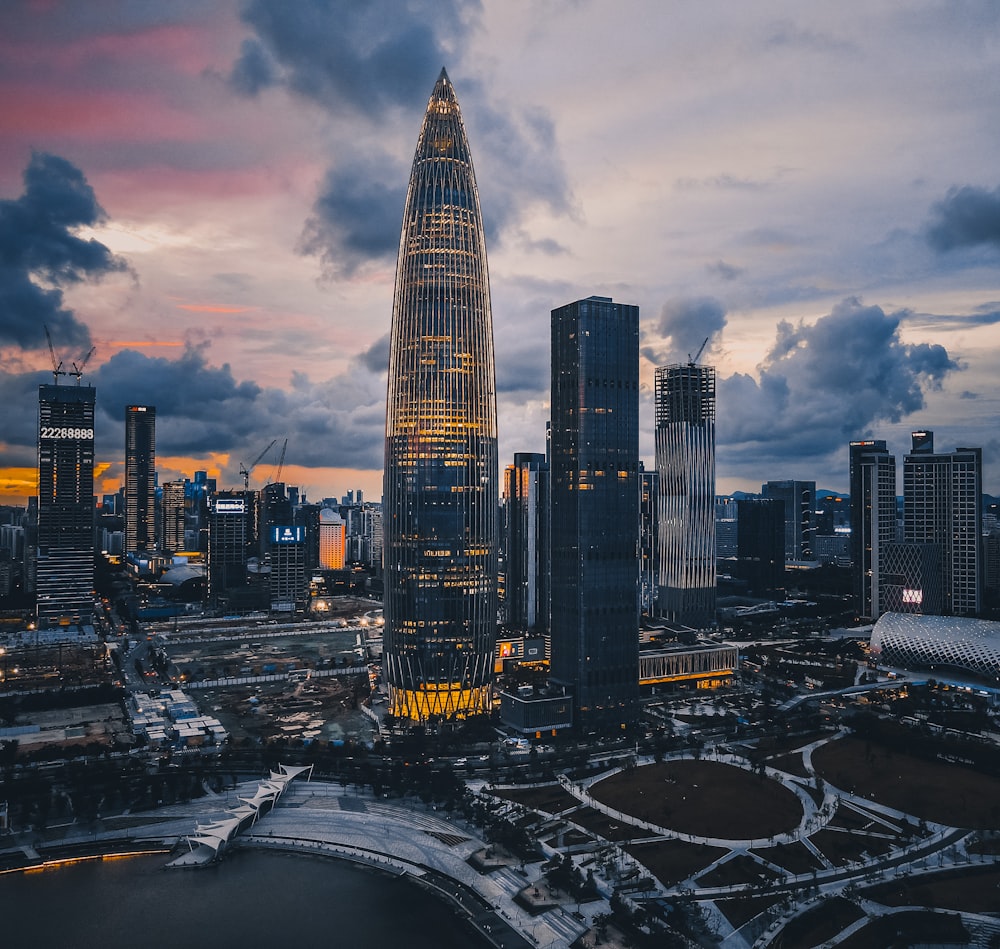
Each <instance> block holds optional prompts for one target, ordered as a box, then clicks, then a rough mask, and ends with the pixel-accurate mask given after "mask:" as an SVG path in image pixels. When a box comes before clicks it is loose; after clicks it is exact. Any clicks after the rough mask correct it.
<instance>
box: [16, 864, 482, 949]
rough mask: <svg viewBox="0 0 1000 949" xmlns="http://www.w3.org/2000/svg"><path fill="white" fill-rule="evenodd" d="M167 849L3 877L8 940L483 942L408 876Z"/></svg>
mask: <svg viewBox="0 0 1000 949" xmlns="http://www.w3.org/2000/svg"><path fill="white" fill-rule="evenodd" d="M168 859H169V857H168V856H167V855H165V854H161V855H155V856H145V857H136V858H128V859H121V860H115V861H112V862H90V863H81V864H75V865H72V866H66V867H60V868H58V869H54V870H47V871H45V872H41V873H29V874H21V873H12V874H7V875H4V876H0V933H2V936H0V942H2V944H3V946H4V949H21V947H25V949H28V947H31V949H41V947H46V949H47V947H50V946H64V947H67V949H70V947H72V949H91V947H93V949H126V947H127V949H139V947H141V949H180V947H184V946H197V947H201V946H206V947H211V949H230V947H232V949H257V947H264V946H268V945H274V946H289V947H291V946H295V947H299V946H301V947H307V946H323V947H325V949H339V947H344V949H366V947H368V946H373V947H374V946H378V947H384V946H391V945H405V946H406V947H407V949H460V947H461V949H465V947H472V949H474V947H478V946H485V945H487V944H486V942H485V941H483V939H482V937H480V936H478V935H477V934H474V933H473V931H472V930H471V929H470V928H469V927H468V926H467V925H466V924H465V923H463V922H462V921H461V920H459V919H458V918H457V917H456V916H454V915H453V914H452V912H451V910H450V908H449V907H448V906H447V905H445V904H444V903H443V902H441V901H439V900H438V899H436V898H435V897H432V896H430V895H429V894H426V893H425V892H424V891H423V890H421V889H420V888H419V887H417V886H416V885H415V884H413V883H411V882H409V881H407V880H405V879H398V878H393V877H389V876H386V875H383V874H380V873H376V872H373V871H369V870H365V869H364V868H361V867H358V866H356V865H353V864H349V863H344V862H342V861H338V860H330V859H322V858H318V857H302V856H293V855H290V854H276V853H262V852H260V851H248V850H242V851H235V852H231V853H230V854H228V855H227V856H226V858H225V859H224V860H223V861H222V862H221V863H219V864H217V865H215V866H212V867H208V868H205V869H203V870H163V869H162V868H163V865H164V864H165V863H166V862H167V860H168Z"/></svg>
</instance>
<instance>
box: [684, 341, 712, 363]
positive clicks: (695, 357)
mask: <svg viewBox="0 0 1000 949" xmlns="http://www.w3.org/2000/svg"><path fill="white" fill-rule="evenodd" d="M711 338H712V337H711V336H706V337H705V342H703V343H702V344H701V345H700V346H699V347H698V352H696V353H695V354H694V358H693V359H692V358H691V354H690V353H688V365H689V366H693V365H694V364H695V363H696V362H697V361H698V359H699V357H700V356H701V354H702V353H703V352H704V351H705V347H706V346H707V345H708V341H709V340H710V339H711Z"/></svg>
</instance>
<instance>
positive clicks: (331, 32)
mask: <svg viewBox="0 0 1000 949" xmlns="http://www.w3.org/2000/svg"><path fill="white" fill-rule="evenodd" d="M479 10H480V4H479V3H478V2H471V0H469V2H462V0H415V2H411V3H407V4H400V3H398V2H396V0H374V2H368V3H357V2H354V0H302V2H299V3H295V4H287V3H284V2H279V0H248V2H247V4H246V5H245V7H244V9H243V19H244V21H245V22H246V23H247V24H248V25H249V26H250V27H252V28H253V30H254V31H255V33H256V36H255V37H254V38H252V39H250V40H248V41H247V42H246V43H245V44H244V46H243V50H242V52H241V54H240V57H239V59H238V60H237V62H236V64H235V66H234V68H233V71H232V73H231V75H230V81H231V83H232V85H233V86H234V87H235V88H237V89H238V90H239V91H241V92H243V93H247V94H256V93H258V92H260V91H261V90H262V89H265V88H267V87H268V86H281V87H284V88H286V89H288V90H290V91H291V92H293V93H295V94H296V95H299V96H302V97H304V98H306V99H308V100H309V101H311V102H313V103H315V104H317V105H319V106H320V107H321V108H323V109H324V110H325V111H327V112H329V113H330V114H331V115H333V116H335V117H336V118H337V123H338V124H337V125H336V126H335V127H334V129H333V131H334V134H335V135H336V136H337V138H338V139H339V145H340V146H341V147H339V148H337V147H335V149H334V151H335V152H336V151H339V152H340V153H341V154H352V155H356V154H358V152H359V144H358V143H359V142H362V141H364V139H365V133H367V132H370V131H371V129H372V128H379V129H381V128H385V127H386V126H387V125H388V124H389V123H392V122H396V121H398V120H399V119H400V117H401V116H403V115H405V116H407V117H411V118H410V119H409V121H410V123H411V125H412V128H413V133H414V137H413V141H414V142H415V141H416V136H415V132H416V129H417V125H416V123H417V121H418V120H419V117H420V115H421V113H422V111H423V109H424V107H425V106H426V103H427V98H428V96H429V95H430V92H431V89H432V88H433V85H434V80H435V79H436V78H437V75H438V73H439V72H440V70H441V67H442V66H443V65H448V66H449V67H450V68H449V74H451V76H452V78H453V79H454V78H455V73H456V71H458V70H459V69H460V64H459V62H458V61H459V60H460V51H461V50H462V49H463V46H464V44H463V43H462V40H463V39H464V38H465V37H466V36H467V34H468V32H469V31H470V30H471V29H472V28H473V26H474V24H475V21H476V18H477V16H478V13H479ZM456 88H457V92H458V96H459V101H460V102H461V104H462V111H463V116H464V118H465V122H466V125H467V127H468V129H469V137H470V139H471V140H472V152H473V155H474V161H475V164H476V168H477V172H478V174H479V180H480V182H481V184H480V189H481V197H482V211H483V226H484V229H485V232H486V236H487V240H488V241H489V242H490V243H491V244H493V243H496V242H498V241H499V240H500V239H501V238H502V236H503V235H504V234H505V233H506V232H507V231H508V230H510V229H513V228H514V227H516V225H517V223H518V221H519V220H520V218H521V215H522V214H523V211H524V209H525V208H526V207H528V206H532V205H537V204H542V205H545V206H547V207H549V208H551V209H552V210H553V211H555V212H556V213H557V214H566V213H571V211H572V198H571V194H570V189H569V186H568V184H567V182H566V175H565V171H564V169H563V167H562V163H561V162H560V160H559V157H558V147H557V143H556V134H555V126H554V124H553V122H552V120H551V119H550V118H549V116H548V115H547V114H546V113H545V112H544V111H542V110H541V109H538V108H532V107H530V106H529V107H527V108H525V107H521V106H519V107H518V108H517V109H507V108H505V107H504V106H503V105H502V104H498V103H497V102H495V101H494V97H493V96H492V95H490V94H489V93H488V92H487V90H486V89H485V88H484V87H483V85H482V84H481V83H480V82H478V81H477V80H476V79H475V78H473V77H470V76H466V75H463V76H461V77H460V78H459V80H458V82H457V83H456ZM352 123H362V124H364V125H365V126H367V127H366V128H365V130H364V132H358V133H357V134H355V130H356V129H357V128H360V126H352ZM362 149H363V158H361V159H359V158H352V159H349V160H346V161H345V160H343V159H341V160H335V161H334V163H333V167H332V168H331V170H330V171H329V172H328V174H327V176H326V178H325V180H324V183H323V185H322V187H321V190H320V196H319V198H318V199H317V202H316V204H315V206H314V208H313V214H312V215H311V217H310V219H309V221H308V222H307V225H306V229H305V233H304V235H303V240H302V242H301V244H300V250H301V251H302V252H303V253H308V254H315V255H317V256H319V257H321V258H322V259H323V261H324V264H325V266H326V268H327V270H328V272H330V273H332V274H343V275H350V274H352V273H354V272H355V270H357V268H358V267H359V266H361V265H362V264H363V263H365V262H368V261H380V262H387V261H389V260H391V259H392V258H393V257H394V256H395V253H396V249H397V246H398V235H399V225H400V219H401V216H402V210H403V201H404V197H405V185H406V181H407V177H408V176H407V168H408V163H409V160H410V158H411V155H412V152H410V151H409V149H407V152H406V154H404V155H399V156H396V157H395V158H389V157H388V156H386V155H384V154H377V153H376V154H373V153H372V151H371V149H370V147H365V146H362ZM483 183H485V184H483ZM536 243H537V247H536V249H538V250H541V251H542V252H544V253H558V252H560V248H559V246H558V245H557V244H556V243H555V242H553V241H551V240H547V239H546V238H545V237H541V238H539V239H538V240H537V241H536Z"/></svg>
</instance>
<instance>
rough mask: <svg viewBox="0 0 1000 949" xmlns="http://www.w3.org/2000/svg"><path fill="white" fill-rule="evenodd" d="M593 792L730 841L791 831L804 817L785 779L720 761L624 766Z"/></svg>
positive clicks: (625, 808)
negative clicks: (781, 780)
mask: <svg viewBox="0 0 1000 949" xmlns="http://www.w3.org/2000/svg"><path fill="white" fill-rule="evenodd" d="M590 793H591V794H592V795H593V797H594V798H595V799H596V800H598V801H600V802H601V803H603V804H606V805H607V806H608V807H611V808H613V809H614V810H617V811H622V812H623V813H626V814H630V815H632V816H633V817H635V818H637V819H639V820H643V821H648V822H649V823H651V824H655V825H658V826H660V827H667V828H670V829H671V830H676V831H680V832H681V833H685V834H691V835H693V836H701V837H718V838H722V839H725V840H748V839H751V838H757V839H762V838H768V837H773V836H774V835H776V834H781V833H788V832H790V831H792V830H794V829H795V828H796V827H797V826H798V824H799V821H800V820H801V819H802V804H801V803H800V801H799V799H798V797H797V796H796V795H795V793H794V792H792V791H790V790H788V788H786V787H785V786H784V785H783V784H781V783H779V782H778V781H774V780H772V779H770V778H765V777H762V776H760V775H757V774H753V773H751V772H750V771H747V770H745V769H743V768H737V767H734V766H733V765H728V764H723V763H721V762H717V761H694V760H692V759H688V758H685V759H681V760H673V761H664V762H660V763H658V764H651V765H645V766H644V767H641V768H632V769H627V770H625V771H619V772H618V773H617V774H614V775H612V776H611V777H609V778H605V779H604V780H602V781H599V782H597V783H596V784H594V785H592V786H591V788H590Z"/></svg>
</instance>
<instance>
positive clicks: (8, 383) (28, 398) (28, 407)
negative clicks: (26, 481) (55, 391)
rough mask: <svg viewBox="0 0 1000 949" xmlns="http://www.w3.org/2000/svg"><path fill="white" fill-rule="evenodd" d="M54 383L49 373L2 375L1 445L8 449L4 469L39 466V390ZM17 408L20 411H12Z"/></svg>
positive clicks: (0, 385)
mask: <svg viewBox="0 0 1000 949" xmlns="http://www.w3.org/2000/svg"><path fill="white" fill-rule="evenodd" d="M51 382H52V376H51V374H49V373H41V372H22V373H15V372H9V371H7V372H4V371H0V405H2V406H4V413H3V429H2V435H0V441H3V443H4V445H5V446H6V447H5V449H4V453H3V464H4V466H16V465H23V466H24V467H30V468H34V467H35V465H37V464H38V454H37V451H38V448H37V444H38V441H37V439H38V427H37V426H38V419H37V417H36V412H35V407H36V406H37V405H38V387H39V386H40V385H44V384H46V383H51ZM13 406H16V407H17V410H15V411H11V407H13Z"/></svg>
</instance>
